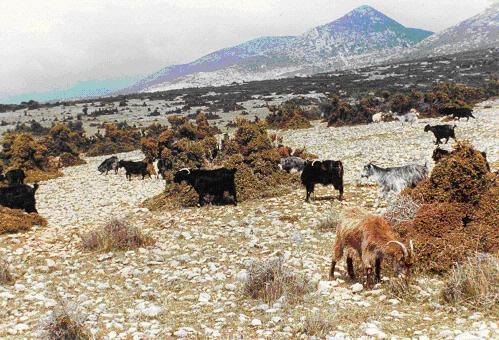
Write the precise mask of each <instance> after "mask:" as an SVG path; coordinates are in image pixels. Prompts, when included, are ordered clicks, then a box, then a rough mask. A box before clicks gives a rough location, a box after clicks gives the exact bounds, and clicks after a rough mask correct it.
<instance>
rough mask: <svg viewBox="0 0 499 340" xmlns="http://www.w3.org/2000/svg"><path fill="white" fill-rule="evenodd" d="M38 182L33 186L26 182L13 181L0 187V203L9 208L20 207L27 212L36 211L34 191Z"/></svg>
mask: <svg viewBox="0 0 499 340" xmlns="http://www.w3.org/2000/svg"><path fill="white" fill-rule="evenodd" d="M37 189H38V183H35V185H34V186H33V187H31V186H29V185H27V184H19V183H15V184H12V185H9V186H8V187H3V188H0V205H1V206H4V207H7V208H11V209H22V210H24V211H26V212H27V213H32V212H34V213H36V212H37V211H36V199H35V193H36V190H37Z"/></svg>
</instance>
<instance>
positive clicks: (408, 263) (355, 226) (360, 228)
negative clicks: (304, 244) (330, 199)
mask: <svg viewBox="0 0 499 340" xmlns="http://www.w3.org/2000/svg"><path fill="white" fill-rule="evenodd" d="M341 220H342V223H341V225H340V226H338V227H337V228H336V240H335V243H334V248H333V250H334V253H333V258H332V261H331V268H330V270H329V279H330V280H333V279H334V270H335V267H336V263H337V262H338V261H339V260H340V259H341V258H342V257H343V251H344V249H345V248H352V249H354V250H355V251H356V252H357V254H358V255H359V257H360V259H361V261H362V265H363V268H364V271H365V275H366V288H367V289H372V287H373V286H374V282H373V267H374V271H375V278H374V281H375V282H380V281H381V262H382V261H383V259H384V258H391V259H393V266H394V271H395V273H396V274H397V275H400V274H402V275H403V277H404V278H405V279H406V280H407V281H408V280H409V276H410V270H411V267H412V265H413V258H414V247H413V242H412V241H409V247H406V246H405V245H404V244H403V243H402V242H400V241H398V240H397V238H396V236H395V232H394V231H393V229H392V227H391V226H390V224H388V222H387V221H386V220H385V219H384V218H383V217H381V216H376V215H368V214H366V213H364V212H360V213H359V209H352V210H350V211H349V212H348V213H347V214H344V218H342V219H341ZM347 272H348V275H349V276H350V278H351V279H355V272H354V269H353V259H352V257H351V254H349V253H347Z"/></svg>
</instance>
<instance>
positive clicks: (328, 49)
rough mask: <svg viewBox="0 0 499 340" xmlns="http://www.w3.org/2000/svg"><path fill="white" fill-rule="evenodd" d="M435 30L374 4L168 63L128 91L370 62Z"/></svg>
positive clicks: (209, 83)
mask: <svg viewBox="0 0 499 340" xmlns="http://www.w3.org/2000/svg"><path fill="white" fill-rule="evenodd" d="M431 34H432V32H429V31H425V30H420V29H414V28H407V27H405V26H403V25H401V24H400V23H398V22H396V21H395V20H393V19H391V18H389V17H387V16H386V15H384V14H383V13H381V12H379V11H377V10H375V9H374V8H372V7H369V6H361V7H359V8H357V9H355V10H353V11H351V12H350V13H348V14H346V15H345V16H343V17H341V18H339V19H338V20H335V21H333V22H330V23H328V24H325V25H322V26H318V27H316V28H314V29H312V30H310V31H308V32H306V33H304V34H302V35H300V36H298V37H264V38H258V39H255V40H251V41H248V42H246V43H243V44H241V45H237V46H234V47H230V48H226V49H222V50H219V51H216V52H213V53H211V54H208V55H206V56H204V57H202V58H200V59H198V60H196V61H194V62H192V63H188V64H183V65H172V66H169V67H166V68H164V69H162V70H160V71H158V72H156V73H154V74H152V75H150V76H148V77H147V78H145V79H143V80H141V81H140V82H138V83H137V84H135V85H134V86H132V87H130V88H128V89H127V90H126V92H128V93H130V92H138V91H159V90H167V89H173V88H182V87H192V86H214V85H223V84H229V83H232V82H234V81H236V82H241V81H251V80H263V79H273V78H282V77H289V76H295V75H309V74H313V73H317V72H323V71H329V70H333V69H341V68H353V67H359V66H364V65H368V64H370V63H373V62H374V61H378V59H379V58H385V57H386V55H387V53H386V52H385V51H387V50H390V49H400V48H406V47H409V46H413V45H414V44H416V43H418V42H419V41H421V40H423V39H424V38H426V37H428V36H430V35H431Z"/></svg>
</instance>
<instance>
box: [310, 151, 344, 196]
mask: <svg viewBox="0 0 499 340" xmlns="http://www.w3.org/2000/svg"><path fill="white" fill-rule="evenodd" d="M301 183H302V184H303V185H304V186H305V188H306V191H307V195H306V197H305V202H308V201H309V199H310V194H311V193H312V192H314V188H315V185H316V184H322V185H330V184H332V185H333V187H334V188H335V189H336V190H339V192H340V196H339V200H340V201H341V200H343V163H341V161H333V160H325V161H311V160H307V161H305V164H304V167H303V172H302V173H301Z"/></svg>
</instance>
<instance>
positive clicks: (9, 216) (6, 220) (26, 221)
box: [0, 207, 47, 235]
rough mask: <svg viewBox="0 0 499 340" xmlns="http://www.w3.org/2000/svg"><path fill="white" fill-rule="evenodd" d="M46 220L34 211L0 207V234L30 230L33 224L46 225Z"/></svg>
mask: <svg viewBox="0 0 499 340" xmlns="http://www.w3.org/2000/svg"><path fill="white" fill-rule="evenodd" d="M46 225H47V221H46V220H45V219H44V218H43V217H41V216H40V215H38V214H36V213H31V214H27V213H25V212H24V211H22V210H18V209H9V208H5V207H0V235H2V234H6V233H18V232H21V231H27V230H30V229H31V228H32V227H33V226H46Z"/></svg>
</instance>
